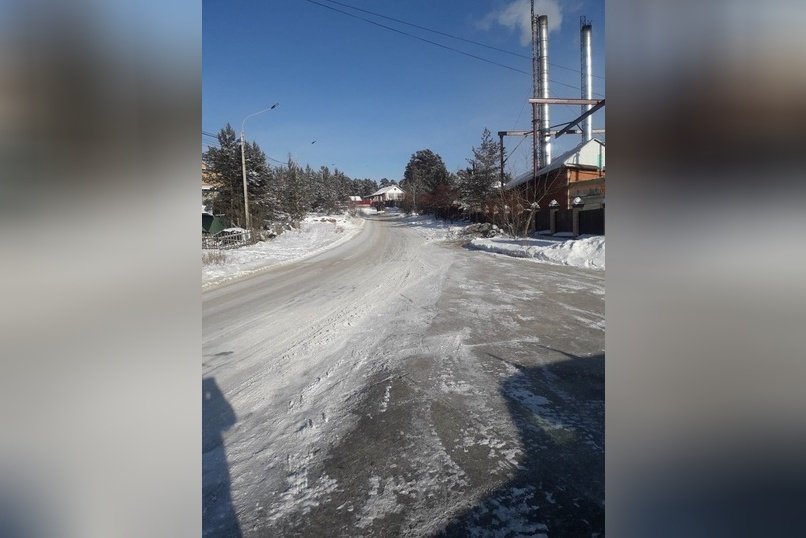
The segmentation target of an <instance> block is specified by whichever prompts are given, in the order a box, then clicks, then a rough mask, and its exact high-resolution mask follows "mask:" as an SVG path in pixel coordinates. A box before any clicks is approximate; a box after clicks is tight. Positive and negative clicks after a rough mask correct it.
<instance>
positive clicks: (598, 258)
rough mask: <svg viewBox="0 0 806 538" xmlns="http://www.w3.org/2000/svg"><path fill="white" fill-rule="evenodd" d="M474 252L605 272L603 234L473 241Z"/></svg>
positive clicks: (471, 243)
mask: <svg viewBox="0 0 806 538" xmlns="http://www.w3.org/2000/svg"><path fill="white" fill-rule="evenodd" d="M470 246H471V247H472V248H475V249H479V250H484V251H487V252H495V253H498V254H506V255H507V256H515V257H518V258H530V259H533V260H535V261H539V262H545V263H553V264H557V265H570V266H573V267H585V268H588V269H598V270H604V269H605V238H604V236H602V235H597V236H593V237H583V238H580V239H569V240H567V241H558V240H556V239H528V238H524V239H505V238H492V239H474V240H472V241H471V242H470Z"/></svg>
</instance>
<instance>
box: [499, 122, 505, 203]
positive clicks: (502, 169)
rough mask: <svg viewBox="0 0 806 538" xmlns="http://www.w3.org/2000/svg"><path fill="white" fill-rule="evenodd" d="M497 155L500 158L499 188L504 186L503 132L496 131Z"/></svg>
mask: <svg viewBox="0 0 806 538" xmlns="http://www.w3.org/2000/svg"><path fill="white" fill-rule="evenodd" d="M498 139H499V144H498V155H499V157H500V158H501V189H502V190H503V188H504V133H503V132H501V131H499V132H498Z"/></svg>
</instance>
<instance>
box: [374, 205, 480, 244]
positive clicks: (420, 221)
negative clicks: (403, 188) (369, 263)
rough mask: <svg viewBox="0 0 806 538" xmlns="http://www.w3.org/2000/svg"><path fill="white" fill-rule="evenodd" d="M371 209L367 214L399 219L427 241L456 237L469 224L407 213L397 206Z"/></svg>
mask: <svg viewBox="0 0 806 538" xmlns="http://www.w3.org/2000/svg"><path fill="white" fill-rule="evenodd" d="M370 211H371V212H370ZM370 211H368V212H367V213H366V214H368V215H374V214H377V215H383V216H385V217H386V218H395V219H398V222H399V223H400V224H401V225H403V226H406V227H407V228H409V229H411V230H413V231H414V232H416V233H417V235H419V236H421V237H423V238H425V240H426V241H444V240H446V239H456V238H457V237H458V235H459V233H460V232H461V231H462V229H463V228H464V227H465V226H467V225H468V224H469V223H468V221H464V220H462V221H460V220H457V221H455V222H454V223H453V224H451V223H450V222H448V221H445V220H440V219H436V218H434V216H433V215H418V214H416V213H414V214H411V215H406V214H405V213H403V212H402V211H400V210H398V209H396V208H388V209H386V211H382V212H381V213H376V212H375V210H370Z"/></svg>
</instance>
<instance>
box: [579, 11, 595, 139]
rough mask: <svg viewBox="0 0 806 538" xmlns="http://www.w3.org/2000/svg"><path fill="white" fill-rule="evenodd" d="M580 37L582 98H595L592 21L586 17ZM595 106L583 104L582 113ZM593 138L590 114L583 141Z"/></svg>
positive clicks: (584, 128)
mask: <svg viewBox="0 0 806 538" xmlns="http://www.w3.org/2000/svg"><path fill="white" fill-rule="evenodd" d="M579 23H580V30H579V37H580V43H581V59H582V98H583V99H593V67H592V62H591V23H590V22H588V20H587V19H585V17H581V18H580V20H579ZM591 108H593V105H582V107H581V112H580V113H581V114H584V113H585V112H587V111H588V110H590V109H591ZM591 138H593V116H592V115H591V116H588V117H587V118H585V120H584V121H583V123H582V141H583V142H587V141H588V140H590V139H591Z"/></svg>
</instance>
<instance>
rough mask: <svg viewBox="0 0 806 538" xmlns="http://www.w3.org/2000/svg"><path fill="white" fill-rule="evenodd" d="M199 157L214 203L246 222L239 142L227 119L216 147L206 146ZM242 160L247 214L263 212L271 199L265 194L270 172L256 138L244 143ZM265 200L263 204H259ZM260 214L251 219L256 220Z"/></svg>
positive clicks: (239, 221)
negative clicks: (212, 192)
mask: <svg viewBox="0 0 806 538" xmlns="http://www.w3.org/2000/svg"><path fill="white" fill-rule="evenodd" d="M202 161H203V162H204V163H205V164H206V165H207V169H208V171H209V172H210V177H211V182H212V183H213V186H214V187H215V188H216V191H217V192H218V204H217V205H218V207H220V208H221V209H222V210H223V211H224V212H225V213H226V215H227V217H229V219H230V220H233V221H234V222H236V223H237V224H239V225H244V224H245V222H246V219H245V215H244V205H243V167H242V164H241V142H240V139H239V138H238V137H237V136H236V134H235V130H234V129H233V128H232V126H231V125H230V124H229V123H228V124H227V125H226V126H225V127H224V128H222V129H221V130H220V131H219V132H218V147H210V148H208V149H207V151H206V152H205V153H203V154H202ZM244 161H245V162H246V182H247V189H248V193H247V194H248V196H249V206H250V207H249V213H250V215H252V216H254V215H259V216H261V217H262V215H263V214H265V213H266V211H267V210H268V209H269V208H268V206H270V205H271V202H272V200H271V199H270V197H269V198H267V195H268V189H269V182H270V179H271V178H270V172H269V167H268V165H267V164H266V155H265V154H264V153H263V151H262V150H261V149H260V146H258V145H257V143H256V142H252V143H246V144H244ZM264 203H266V204H267V205H265V206H264V205H263V204H264ZM261 221H262V218H258V219H254V222H255V224H260V223H261Z"/></svg>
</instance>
